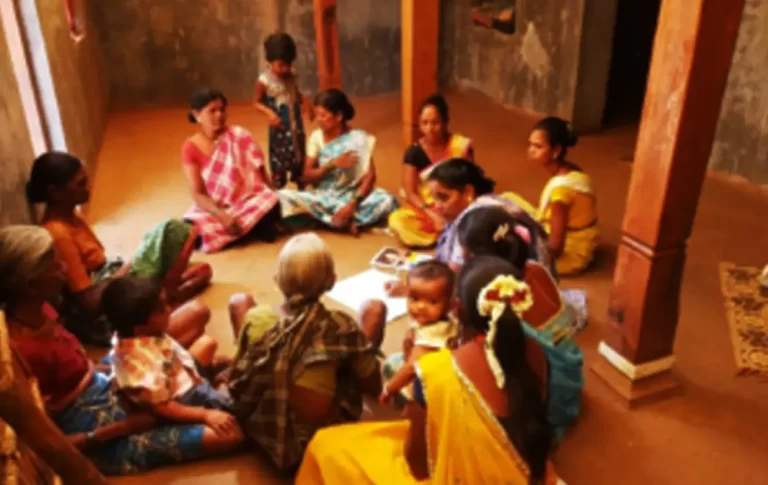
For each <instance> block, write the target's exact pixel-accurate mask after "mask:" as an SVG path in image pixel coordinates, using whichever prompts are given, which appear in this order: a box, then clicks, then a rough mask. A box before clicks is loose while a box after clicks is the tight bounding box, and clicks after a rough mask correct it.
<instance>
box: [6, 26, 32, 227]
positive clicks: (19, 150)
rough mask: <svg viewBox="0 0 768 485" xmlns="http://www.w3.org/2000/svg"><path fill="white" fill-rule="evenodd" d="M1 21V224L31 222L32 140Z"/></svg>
mask: <svg viewBox="0 0 768 485" xmlns="http://www.w3.org/2000/svg"><path fill="white" fill-rule="evenodd" d="M2 28H3V27H2V24H0V126H2V127H3V128H2V129H0V227H2V226H5V225H7V224H23V223H26V222H28V221H29V211H28V209H27V204H26V199H25V196H24V186H25V184H26V179H27V174H28V172H29V166H30V163H31V162H32V156H33V152H32V142H31V141H30V138H29V131H28V130H27V124H26V122H25V121H24V110H23V108H22V104H21V96H20V94H19V88H18V85H17V84H16V77H15V75H14V73H13V65H12V64H11V55H10V52H9V51H8V43H7V42H6V38H5V32H4V31H2Z"/></svg>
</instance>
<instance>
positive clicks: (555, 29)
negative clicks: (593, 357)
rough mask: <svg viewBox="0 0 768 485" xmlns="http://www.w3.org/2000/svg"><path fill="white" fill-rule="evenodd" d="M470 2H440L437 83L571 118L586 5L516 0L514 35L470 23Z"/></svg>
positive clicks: (568, 1) (555, 0)
mask: <svg viewBox="0 0 768 485" xmlns="http://www.w3.org/2000/svg"><path fill="white" fill-rule="evenodd" d="M471 3H472V2H471V0H446V1H444V2H443V3H442V4H441V8H442V13H441V22H442V24H441V51H440V68H439V72H440V82H441V84H443V85H447V84H459V85H460V86H462V87H468V88H473V89H476V90H478V91H481V92H483V93H485V94H486V95H488V96H490V97H491V98H492V99H494V100H496V101H498V102H499V103H502V104H506V105H510V106H513V107H515V108H519V109H523V110H526V111H531V112H536V113H547V114H553V115H558V116H561V117H564V118H567V119H572V118H573V115H574V110H575V103H576V91H577V80H578V75H579V73H578V70H579V58H580V46H581V37H582V27H583V25H584V21H583V19H584V12H585V1H584V0H538V1H532V0H517V2H516V27H517V30H516V33H515V34H513V35H508V34H504V33H501V32H498V31H495V30H490V29H486V28H482V27H478V26H475V25H473V24H472V22H471V20H470V19H471V10H472V7H471ZM608 48H609V49H610V44H609V46H608Z"/></svg>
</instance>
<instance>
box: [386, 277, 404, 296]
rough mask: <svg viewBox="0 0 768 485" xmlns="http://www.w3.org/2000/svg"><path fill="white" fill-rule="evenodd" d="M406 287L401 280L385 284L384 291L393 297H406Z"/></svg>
mask: <svg viewBox="0 0 768 485" xmlns="http://www.w3.org/2000/svg"><path fill="white" fill-rule="evenodd" d="M405 290H406V286H405V283H403V282H402V281H400V280H392V281H387V282H386V283H384V291H386V292H387V295H389V296H391V297H400V296H405Z"/></svg>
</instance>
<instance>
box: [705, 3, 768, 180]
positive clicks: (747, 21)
mask: <svg viewBox="0 0 768 485" xmlns="http://www.w3.org/2000/svg"><path fill="white" fill-rule="evenodd" d="M766 25H768V2H765V1H764V0H747V2H746V7H745V9H744V15H743V18H742V24H741V30H740V32H739V38H738V41H737V44H736V53H735V55H734V57H733V64H732V66H731V73H730V77H729V79H728V87H727V88H726V93H725V97H724V98H723V107H722V112H721V114H720V123H719V125H718V128H717V134H716V138H715V145H714V147H713V150H712V158H711V159H710V165H711V167H712V168H713V169H715V170H719V171H725V172H729V173H733V174H737V175H740V176H743V177H746V178H747V179H748V180H750V181H752V182H755V183H759V184H768V83H766V80H767V79H768V31H766V30H765V26H766Z"/></svg>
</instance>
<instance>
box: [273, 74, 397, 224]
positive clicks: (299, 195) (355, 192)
mask: <svg viewBox="0 0 768 485" xmlns="http://www.w3.org/2000/svg"><path fill="white" fill-rule="evenodd" d="M315 108H316V110H315V118H316V120H317V123H318V125H319V126H320V128H319V129H317V130H315V131H314V132H313V133H312V135H311V136H310V138H309V146H308V147H307V160H306V165H305V167H304V172H303V175H302V183H303V184H306V185H311V186H312V187H313V188H311V189H307V190H292V189H282V190H281V191H280V203H281V205H282V208H283V218H285V219H288V218H292V217H294V216H302V215H308V216H309V217H311V218H312V219H315V220H318V221H320V222H321V223H322V224H324V225H326V226H328V227H331V228H334V229H337V230H343V231H348V232H350V233H352V234H354V235H356V234H357V233H358V232H359V230H360V229H362V228H365V227H369V226H372V225H374V224H376V223H378V222H379V221H381V220H382V219H383V218H384V217H386V216H388V215H389V213H390V212H392V210H394V209H395V208H396V206H397V201H396V200H395V198H394V197H393V196H392V195H391V194H389V193H388V192H387V191H385V190H384V189H377V188H374V185H375V184H376V166H375V165H374V163H373V147H374V144H375V138H374V137H373V136H371V135H369V134H368V133H366V132H365V131H363V130H360V129H353V128H351V127H350V126H349V122H350V121H351V120H352V119H353V118H354V117H355V108H354V107H353V106H352V104H351V103H350V102H349V100H348V99H347V96H346V95H345V94H344V93H343V92H341V91H339V90H338V89H328V90H326V91H322V92H320V93H318V94H317V96H316V97H315Z"/></svg>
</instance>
